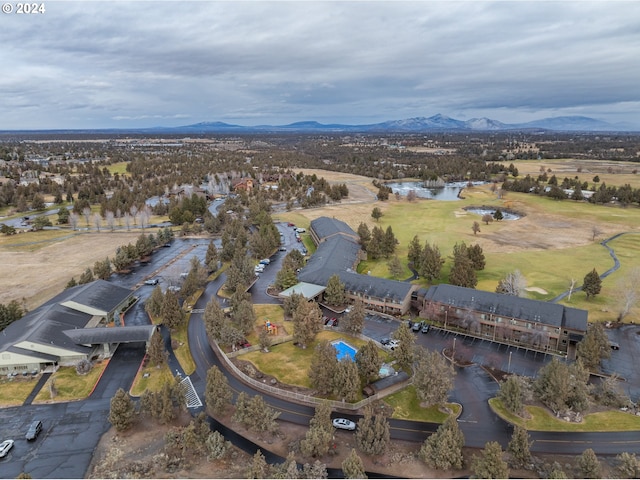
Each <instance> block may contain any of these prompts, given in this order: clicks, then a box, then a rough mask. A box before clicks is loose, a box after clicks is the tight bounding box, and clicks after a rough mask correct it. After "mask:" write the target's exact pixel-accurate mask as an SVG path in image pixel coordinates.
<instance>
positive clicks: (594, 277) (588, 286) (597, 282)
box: [582, 268, 602, 300]
mask: <svg viewBox="0 0 640 480" xmlns="http://www.w3.org/2000/svg"><path fill="white" fill-rule="evenodd" d="M601 289H602V280H601V279H600V275H598V272H597V271H596V269H595V268H594V269H593V270H591V271H590V272H589V273H587V274H586V275H585V276H584V281H583V284H582V290H583V291H584V293H586V294H587V300H588V299H589V298H590V297H595V296H596V295H597V294H599V293H600V290H601Z"/></svg>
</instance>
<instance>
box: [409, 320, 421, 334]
mask: <svg viewBox="0 0 640 480" xmlns="http://www.w3.org/2000/svg"><path fill="white" fill-rule="evenodd" d="M421 329H422V322H415V323H414V324H413V326H412V327H411V330H413V331H414V332H419V331H420V330H421Z"/></svg>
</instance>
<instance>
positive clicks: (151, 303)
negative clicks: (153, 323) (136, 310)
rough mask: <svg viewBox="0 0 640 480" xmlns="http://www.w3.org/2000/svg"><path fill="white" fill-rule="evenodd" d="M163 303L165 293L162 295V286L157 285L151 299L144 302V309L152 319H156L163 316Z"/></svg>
mask: <svg viewBox="0 0 640 480" xmlns="http://www.w3.org/2000/svg"><path fill="white" fill-rule="evenodd" d="M163 303H164V293H162V288H160V285H156V287H155V288H154V289H153V291H152V292H151V295H150V296H149V298H147V300H146V301H145V302H144V309H145V311H146V312H147V313H148V314H149V315H150V316H151V317H152V318H156V317H159V316H160V315H161V314H162V304H163Z"/></svg>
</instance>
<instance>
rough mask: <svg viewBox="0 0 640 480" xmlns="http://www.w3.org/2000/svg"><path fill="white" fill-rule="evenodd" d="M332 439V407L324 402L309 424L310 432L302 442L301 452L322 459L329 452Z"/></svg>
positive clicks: (317, 408) (318, 407)
mask: <svg viewBox="0 0 640 480" xmlns="http://www.w3.org/2000/svg"><path fill="white" fill-rule="evenodd" d="M332 439H333V426H332V424H331V405H330V404H329V403H328V402H322V403H321V404H319V405H318V406H317V407H316V412H315V414H314V415H313V418H312V419H311V421H310V422H309V430H307V433H306V435H305V437H304V439H303V440H302V441H301V442H300V450H301V451H302V454H303V455H307V456H310V457H322V456H323V455H325V454H326V453H327V452H328V451H329V447H330V446H331V440H332Z"/></svg>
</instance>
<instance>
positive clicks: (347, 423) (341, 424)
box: [333, 418, 356, 430]
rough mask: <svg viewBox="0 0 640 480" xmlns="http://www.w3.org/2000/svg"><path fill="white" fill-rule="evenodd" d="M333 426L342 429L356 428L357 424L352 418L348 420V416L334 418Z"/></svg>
mask: <svg viewBox="0 0 640 480" xmlns="http://www.w3.org/2000/svg"><path fill="white" fill-rule="evenodd" d="M333 426H334V427H335V428H339V429H341V430H355V429H356V424H355V423H354V422H352V421H351V420H347V419H346V418H334V419H333Z"/></svg>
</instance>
